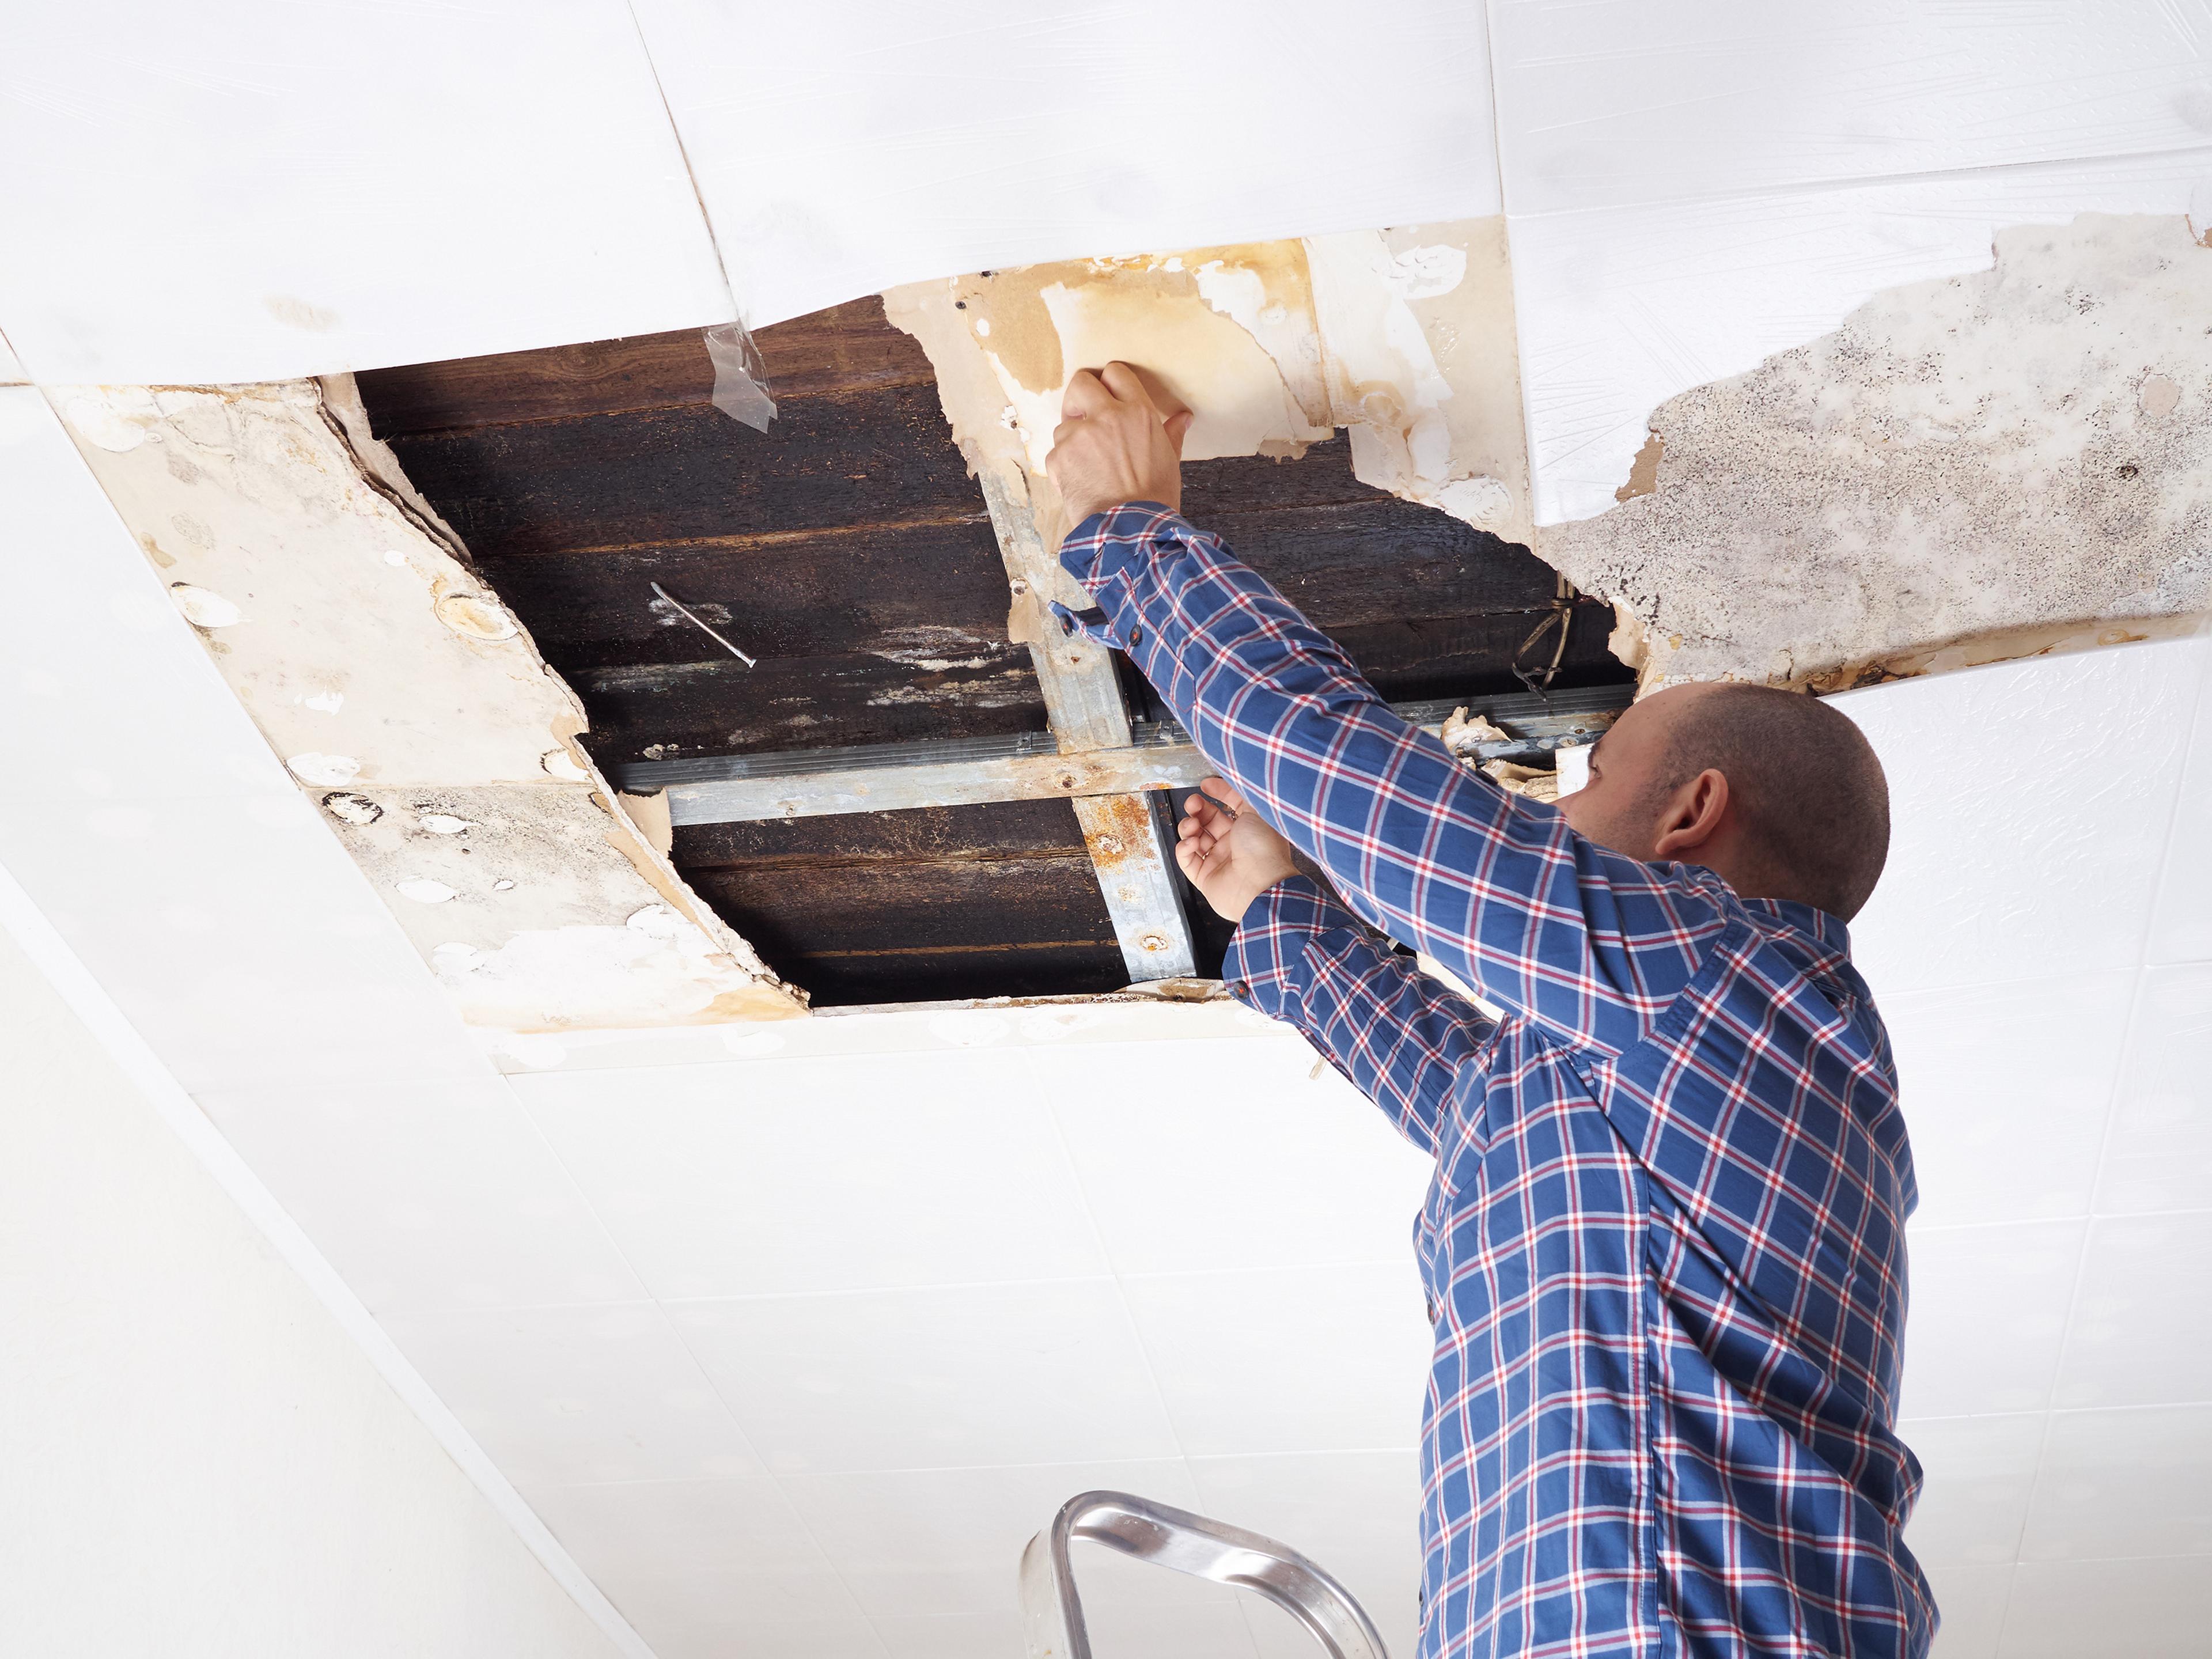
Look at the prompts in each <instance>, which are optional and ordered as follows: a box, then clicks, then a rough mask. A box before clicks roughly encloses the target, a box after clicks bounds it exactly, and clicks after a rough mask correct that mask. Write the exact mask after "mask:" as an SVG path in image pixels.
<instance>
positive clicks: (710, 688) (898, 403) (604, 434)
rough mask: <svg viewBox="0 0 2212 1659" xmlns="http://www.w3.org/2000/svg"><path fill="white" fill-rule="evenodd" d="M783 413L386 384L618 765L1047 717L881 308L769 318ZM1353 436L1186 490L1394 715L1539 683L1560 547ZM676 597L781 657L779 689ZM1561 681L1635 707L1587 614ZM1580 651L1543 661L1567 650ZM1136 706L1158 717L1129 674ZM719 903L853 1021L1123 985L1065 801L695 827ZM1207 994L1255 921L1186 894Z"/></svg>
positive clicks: (1230, 466)
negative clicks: (1532, 647) (1490, 522)
mask: <svg viewBox="0 0 2212 1659" xmlns="http://www.w3.org/2000/svg"><path fill="white" fill-rule="evenodd" d="M758 341H759V344H760V348H761V351H762V355H763V358H764V359H765V361H766V364H767V368H768V375H769V386H770V390H771V391H772V392H773V393H774V395H775V399H776V404H777V419H776V420H775V422H774V423H773V424H772V425H771V426H770V428H769V430H768V431H767V432H766V433H758V432H755V431H753V430H751V429H750V428H746V427H744V426H740V425H738V423H737V422H733V421H732V420H731V419H729V418H728V417H727V416H725V415H723V414H722V413H721V411H720V410H717V409H716V408H715V407H714V404H713V403H712V401H711V397H712V392H713V387H714V370H713V368H712V366H711V365H710V364H709V362H708V357H707V352H706V349H705V346H704V344H703V343H702V338H701V336H700V334H699V333H698V332H697V331H684V332H683V333H678V334H663V335H653V336H646V337H638V338H635V339H628V340H614V341H605V342H600V343H593V344H589V345H580V346H567V347H560V348H556V349H550V350H544V351H530V352H517V353H511V354H507V355H503V356H493V357H478V358H469V359H464V360H461V361H458V362H446V363H432V364H424V365H419V366H416V367H411V368H394V369H384V370H378V371H374V372H372V373H366V374H362V375H360V376H359V377H358V378H359V384H360V388H361V393H362V400H363V402H364V403H365V404H366V405H367V407H368V413H369V416H370V420H371V422H372V424H373V426H374V431H375V433H376V435H377V436H378V437H380V438H382V439H384V440H386V441H387V442H389V443H390V444H391V446H392V449H393V451H394V453H396V454H397V455H398V459H399V460H400V463H401V465H403V466H404V468H405V470H406V472H407V475H408V477H410V480H412V482H413V483H414V484H415V486H416V488H417V489H420V490H421V491H422V494H423V495H424V496H425V497H427V498H428V501H430V502H431V504H432V505H433V506H434V507H436V508H437V510H438V511H439V513H441V514H442V515H443V516H444V517H445V519H446V520H447V522H448V523H449V524H450V525H452V526H453V529H454V530H455V531H456V532H459V535H460V537H461V538H462V539H463V541H464V542H465V544H466V546H467V549H468V552H469V555H470V556H471V558H472V559H473V560H474V561H475V562H476V565H477V568H478V569H479V571H480V572H481V573H482V574H483V578H484V580H486V581H487V582H488V583H489V585H490V586H492V587H493V589H494V590H495V592H498V594H499V595H500V597H501V599H504V600H505V601H506V602H507V605H510V606H511V607H512V608H513V611H514V612H515V614H516V615H517V616H519V617H520V618H521V619H522V621H523V622H524V623H525V624H526V626H527V627H528V628H529V629H530V631H531V633H532V635H533V636H534V637H535V639H536V641H537V642H538V647H539V649H540V650H541V651H542V652H543V653H544V656H545V658H546V659H547V661H548V662H550V664H551V665H553V667H554V668H555V669H556V671H559V672H560V673H561V675H562V677H563V678H565V679H566V680H567V681H568V684H571V685H572V686H574V688H575V689H576V690H577V692H578V694H579V695H580V696H581V697H582V699H583V701H584V705H585V707H586V710H587V711H588V712H589V714H590V717H591V722H592V725H591V731H590V732H589V733H588V734H587V735H586V738H585V742H586V744H587V745H588V747H589V748H590V750H591V751H592V755H593V757H594V758H595V759H596V760H598V762H599V763H600V765H601V766H602V767H604V768H608V769H612V768H615V767H617V766H621V765H623V764H624V763H635V762H640V761H661V760H672V759H684V760H690V759H696V758H698V757H710V756H721V755H742V754H753V753H759V752H762V751H781V750H804V749H816V748H824V747H840V746H846V745H854V744H876V743H884V742H893V741H902V740H916V739H930V738H964V737H978V736H994V735H1001V734H1008V733H1020V732H1042V731H1043V730H1045V729H1046V721H1045V713H1044V703H1043V701H1042V697H1041V696H1040V695H1039V693H1038V690H1037V683H1036V676H1035V674H1034V673H1033V671H1031V669H1030V660H1029V653H1028V651H1027V649H1026V647H1021V646H1017V645H1014V644H1012V643H1010V642H1009V641H1008V640H1007V638H1006V610H1007V605H1008V595H1007V589H1006V573H1005V568H1004V566H1003V565H1002V564H1001V562H1000V556H999V551H998V546H997V544H996V542H995V541H994V538H993V536H992V532H991V525H990V520H989V519H988V517H987V514H986V513H985V511H984V507H983V501H982V497H981V492H980V491H979V489H977V486H976V484H975V480H974V479H972V478H970V477H969V476H968V474H967V471H966V469H965V467H964V465H963V463H962V461H961V459H960V455H959V453H958V451H957V449H956V448H955V447H954V446H953V443H952V440H951V433H950V430H949V428H948V427H947V425H946V423H945V418H944V416H943V413H942V411H941V410H940V408H939V404H938V398H937V387H936V382H935V380H934V377H933V374H931V371H930V368H929V364H928V361H927V359H926V358H925V357H924V356H923V355H922V353H921V348H920V347H918V346H917V345H915V343H914V342H913V341H912V340H910V339H908V337H906V336H905V335H903V334H901V333H899V332H898V331H896V330H895V329H893V328H891V327H890V325H889V324H887V323H886V322H885V321H884V315H883V307H882V305H881V303H880V302H879V301H875V300H873V299H870V300H864V301H854V302H853V303H852V304H849V305H844V306H838V307H834V308H832V309H830V310H828V311H823V312H818V313H815V314H814V315H812V316H809V317H804V318H800V319H796V320H794V321H793V322H789V323H783V324H779V325H776V326H775V327H773V328H769V329H764V330H763V331H761V333H760V334H759V336H758ZM1184 506H1185V511H1186V512H1187V513H1188V515H1189V516H1190V517H1191V518H1192V519H1193V520H1195V521H1197V522H1198V523H1200V524H1202V525H1204V526H1206V527H1207V528H1210V529H1212V530H1216V531H1218V532H1220V533H1221V534H1223V535H1224V536H1225V537H1226V538H1227V539H1228V541H1229V543H1230V544H1231V546H1232V547H1234V548H1235V549H1236V550H1237V552H1238V553H1239V554H1240V555H1241V556H1243V558H1245V559H1246V560H1248V561H1249V562H1250V563H1251V564H1252V565H1253V567H1254V568H1256V569H1258V570H1260V571H1261V572H1262V573H1263V574H1266V575H1267V576H1268V577H1269V578H1270V579H1271V580H1273V581H1274V582H1276V583H1277V584H1278V585H1279V586H1280V587H1281V588H1282V589H1283V590H1284V591H1285V592H1286V593H1288V594H1289V595H1290V596H1291V599H1294V600H1295V601H1296V602H1297V604H1298V605H1300V606H1302V607H1303V608H1304V610H1305V611H1306V613H1307V614H1308V615H1309V616H1310V617H1312V618H1313V620H1314V621H1315V622H1316V623H1318V624H1319V625H1320V626H1321V627H1322V628H1324V629H1327V630H1328V632H1329V633H1331V634H1332V635H1334V636H1335V637H1336V638H1337V639H1338V640H1339V641H1340V642H1341V643H1342V644H1343V645H1344V646H1345V647H1346V649H1347V650H1348V651H1349V652H1350V653H1352V656H1353V658H1354V659H1356V660H1358V662H1359V664H1360V665H1361V666H1362V667H1363V668H1364V670H1365V671H1367V673H1368V675H1369V676H1370V678H1372V679H1373V680H1374V681H1375V683H1376V685H1377V687H1378V688H1379V689H1380V690H1382V691H1383V695H1384V696H1388V697H1390V698H1392V699H1393V700H1398V701H1404V700H1411V699H1417V698H1435V697H1466V696H1481V695H1486V694H1493V693H1502V692H1515V691H1519V690H1522V684H1521V682H1520V681H1519V680H1518V679H1516V677H1515V676H1514V674H1513V672H1512V669H1511V664H1512V661H1513V659H1514V654H1515V653H1516V650H1517V649H1519V648H1520V647H1521V646H1522V643H1523V642H1524V641H1525V640H1526V639H1527V638H1528V634H1529V632H1530V629H1532V627H1533V626H1534V623H1536V622H1537V621H1538V620H1540V619H1541V617H1542V616H1543V615H1544V613H1545V612H1547V611H1549V610H1550V609H1551V608H1552V606H1553V602H1554V599H1555V596H1556V593H1557V579H1556V577H1555V576H1554V574H1553V571H1552V570H1551V568H1549V567H1548V566H1547V565H1545V564H1544V563H1542V562H1541V561H1540V560H1538V559H1537V558H1536V557H1535V556H1534V555H1533V554H1532V553H1530V552H1529V551H1528V550H1527V549H1525V548H1522V547H1518V546H1515V545H1512V544H1507V543H1504V542H1501V541H1499V540H1498V539H1497V538H1495V537H1492V536H1488V535H1486V534H1484V533H1482V532H1479V531H1476V530H1474V529H1472V528H1470V527H1469V526H1467V525H1464V524H1462V523H1461V522H1460V521H1458V520H1455V519H1451V518H1449V517H1447V516H1445V515H1444V514H1443V513H1437V512H1433V511H1431V510H1430V509H1428V508H1425V507H1417V506H1413V505H1411V504H1408V503H1407V502H1403V501H1398V500H1396V499H1395V498H1394V497H1392V496H1389V495H1383V494H1382V493H1380V492H1379V491H1376V490H1375V489H1370V488H1369V487H1368V486H1366V485H1365V484H1363V483H1359V482H1358V481H1357V480H1356V479H1354V478H1353V477H1352V471H1351V465H1350V459H1349V456H1348V454H1347V453H1346V443H1345V441H1344V440H1343V439H1342V438H1339V439H1337V440H1335V441H1332V442H1329V443H1325V444H1322V445H1318V446H1316V447H1314V448H1313V449H1311V450H1310V451H1309V452H1308V453H1306V455H1305V456H1304V458H1303V459H1298V460H1296V461H1270V460H1264V459H1238V460H1218V461H1205V462H1199V463H1195V464H1194V465H1191V466H1189V467H1188V468H1187V469H1186V477H1185V483H1184ZM655 582H658V583H659V584H660V586H662V587H664V588H665V589H666V590H667V592H669V593H671V594H672V595H673V596H674V597H675V598H677V599H680V600H682V601H683V602H684V604H685V605H689V606H690V607H691V608H692V609H694V610H696V611H699V612H701V613H702V615H703V616H704V617H706V618H707V619H708V621H710V622H712V623H714V626H715V627H716V628H717V629H720V631H721V632H723V633H725V634H726V635H728V636H729V637H730V638H731V639H732V641H735V642H736V643H737V644H738V645H739V646H741V647H744V649H745V650H746V651H747V652H749V653H751V654H753V655H754V656H755V657H757V659H759V665H758V666H757V668H752V669H748V668H746V667H744V665H742V664H740V663H738V661H737V660H736V659H733V658H732V657H731V656H730V655H728V653H726V652H725V651H724V650H723V649H722V648H721V647H720V646H718V645H717V644H715V643H714V641H713V640H711V639H709V638H708V636H707V635H705V634H704V633H702V632H701V631H700V630H699V629H697V628H696V627H694V626H692V625H691V624H690V623H688V622H686V621H685V620H684V618H683V617H681V616H679V615H678V614H676V612H675V611H674V610H673V609H672V608H671V606H669V605H667V604H665V602H664V601H661V600H659V599H657V598H656V597H655V595H654V593H653V583H655ZM1572 620H1573V625H1572V628H1571V632H1570V635H1569V638H1568V642H1567V647H1566V650H1565V654H1564V657H1563V659H1562V660H1561V663H1560V666H1559V674H1558V677H1557V678H1556V680H1555V682H1554V684H1555V685H1556V686H1558V687H1560V688H1571V687H1588V686H1596V685H1615V684H1620V685H1625V684H1627V683H1628V682H1629V681H1630V680H1631V678H1632V676H1631V675H1630V674H1629V672H1628V671H1627V670H1626V669H1625V668H1623V667H1622V665H1620V663H1619V662H1618V661H1617V660H1616V659H1614V658H1613V656H1612V655H1611V653H1608V652H1607V649H1606V644H1605V642H1606V638H1607V633H1608V632H1609V630H1610V628H1611V623H1612V615H1611V612H1610V611H1609V610H1608V609H1607V607H1605V606H1604V605H1601V604H1599V603H1597V602H1596V601H1594V600H1589V599H1577V601H1576V602H1575V605H1574V608H1573V611H1572ZM1550 644H1551V641H1549V640H1547V641H1545V648H1544V649H1543V650H1542V651H1541V653H1539V655H1540V656H1541V658H1542V659H1544V660H1546V661H1548V659H1549V657H1550V649H1549V647H1550ZM1121 667H1122V677H1123V682H1124V684H1125V686H1126V687H1127V690H1128V693H1129V702H1130V706H1131V710H1132V713H1133V714H1136V715H1138V716H1139V718H1149V719H1155V720H1157V719H1159V718H1161V717H1162V714H1163V711H1162V710H1161V709H1160V708H1159V707H1158V703H1157V702H1156V701H1155V700H1154V699H1153V698H1152V696H1151V692H1150V690H1149V688H1148V687H1146V685H1145V684H1143V682H1142V680H1141V678H1139V677H1138V676H1136V675H1135V674H1134V673H1133V671H1130V670H1129V668H1128V665H1127V664H1126V663H1124V664H1122V665H1121ZM674 856H675V860H676V863H677V866H678V868H679V869H680V870H682V872H684V876H685V878H687V879H688V880H690V882H691V884H693V886H694V887H695V888H696V889H697V890H698V891H699V892H700V893H701V894H702V896H704V897H705V898H706V899H707V900H708V902H710V903H712V904H713V905H714V908H716V909H717V910H718V911H719V912H720V914H721V915H722V916H723V917H724V918H725V919H726V920H727V921H728V922H729V923H730V925H731V926H732V927H734V928H736V929H737V930H738V932H739V933H742V934H744V936H745V937H746V938H747V939H750V940H751V941H752V942H753V943H754V944H755V945H757V947H758V949H759V950H760V951H761V953H762V955H763V957H765V958H766V959H767V960H768V961H769V963H770V964H771V965H772V966H773V967H774V968H775V969H776V970H777V971H778V972H779V973H781V974H782V975H784V976H785V977H786V978H787V979H789V980H790V981H793V983H794V984H797V985H799V986H800V987H803V988H805V990H806V991H808V992H809V993H811V995H812V997H813V999H814V1000H815V1002H816V1003H817V1005H821V1006H829V1005H839V1004H854V1003H872V1002H895V1001H912V1000H941V999H946V998H956V997H975V996H994V995H1021V996H1034V995H1047V994H1066V993H1081V992H1099V991H1107V990H1114V989H1118V988H1120V987H1121V986H1122V985H1124V984H1125V983H1126V982H1127V977H1128V975H1127V969H1126V968H1125V966H1124V961H1123V957H1122V952H1121V947H1120V945H1119V944H1118V943H1117V941H1116V939H1115V932H1114V927H1113V925H1112V923H1111V921H1109V918H1108V915H1107V912H1106V907H1105V904H1104V902H1103V900H1102V899H1101V897H1100V896H1099V890H1098V885H1097V878H1096V877H1095V875H1094V873H1093V871H1092V867H1091V861H1090V857H1089V854H1087V852H1086V850H1085V843H1084V839H1083V836H1082V834H1081V832H1080V830H1079V828H1078V826H1077V823H1076V819H1075V814H1074V811H1073V808H1072V807H1071V806H1070V805H1068V803H1067V802H1066V801H1065V800H1058V799H1054V800H1035V801H1013V802H1006V803H1000V804H997V805H975V806H958V807H933V808H921V809H915V810H912V811H897V812H875V813H854V814H848V815H841V816H830V817H804V818H796V819H787V820H782V821H770V822H762V823H727V824H702V825H684V826H679V827H678V829H677V831H676V839H675V847H674ZM1186 899H1187V906H1186V908H1188V910H1189V911H1190V912H1191V919H1192V922H1193V932H1194V937H1195V939H1196V944H1197V950H1198V959H1199V968H1200V972H1201V973H1211V972H1213V971H1215V970H1216V969H1218V963H1219V958H1220V952H1221V950H1222V948H1223V946H1224V945H1225V942H1226V930H1225V928H1222V927H1218V925H1215V924H1213V922H1212V918H1211V917H1210V916H1207V915H1206V914H1205V910H1204V906H1203V904H1202V902H1200V901H1199V900H1198V899H1197V897H1196V896H1195V895H1194V894H1188V893H1187V894H1186Z"/></svg>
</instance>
